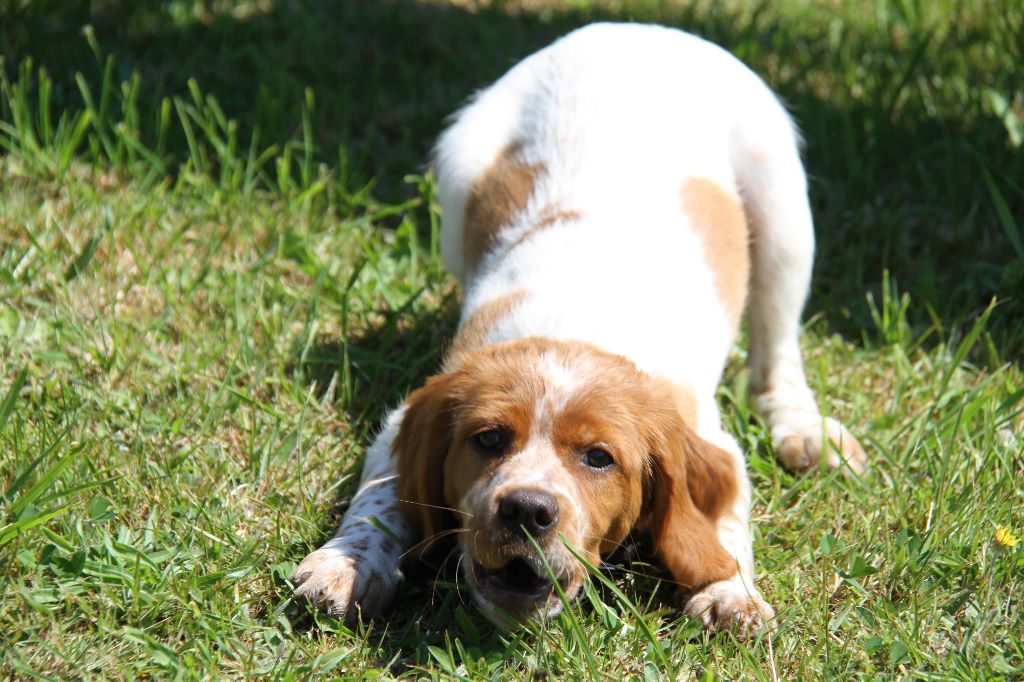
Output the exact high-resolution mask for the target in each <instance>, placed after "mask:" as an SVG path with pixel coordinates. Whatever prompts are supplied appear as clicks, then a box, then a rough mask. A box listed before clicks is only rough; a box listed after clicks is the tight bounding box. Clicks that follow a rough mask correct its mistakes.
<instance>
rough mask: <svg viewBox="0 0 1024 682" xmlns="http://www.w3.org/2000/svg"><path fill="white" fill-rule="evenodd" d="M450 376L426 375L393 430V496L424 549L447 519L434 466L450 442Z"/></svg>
mask: <svg viewBox="0 0 1024 682" xmlns="http://www.w3.org/2000/svg"><path fill="white" fill-rule="evenodd" d="M450 382H451V377H450V375H447V374H441V375H438V376H435V377H431V378H430V379H428V380H427V383H426V384H424V385H423V387H422V388H420V389H417V390H416V391H413V392H412V394H411V395H410V396H409V398H408V399H407V400H406V405H407V408H406V413H405V417H404V418H403V419H402V426H401V428H400V429H399V430H398V435H397V436H395V443H394V452H395V453H396V454H397V456H398V462H397V465H398V466H397V469H398V499H399V501H400V502H401V503H402V509H403V510H404V511H405V514H406V516H407V517H408V518H409V520H411V521H412V522H413V524H414V525H415V526H416V528H417V529H418V530H419V531H420V532H421V533H422V534H423V538H424V540H425V542H424V549H426V548H429V546H430V541H431V540H432V539H433V538H434V536H436V535H437V534H438V533H440V532H441V531H442V530H444V529H445V528H447V527H449V526H450V525H451V521H450V512H447V511H446V509H445V508H444V507H445V505H444V481H443V479H442V478H441V476H440V472H441V471H442V469H443V468H444V462H445V458H446V456H447V454H448V447H449V443H450V442H451V426H450V424H451V414H452V407H453V396H452V395H451V392H450Z"/></svg>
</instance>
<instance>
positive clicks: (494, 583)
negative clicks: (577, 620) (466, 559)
mask: <svg viewBox="0 0 1024 682" xmlns="http://www.w3.org/2000/svg"><path fill="white" fill-rule="evenodd" d="M473 572H474V574H475V576H476V581H477V585H478V586H479V587H481V588H486V589H488V590H494V591H499V592H512V593H515V594H517V595H519V596H521V597H538V598H539V597H543V596H546V595H547V594H548V593H550V592H552V591H554V589H555V586H554V583H553V582H552V581H551V577H550V576H549V575H548V573H547V571H543V569H542V570H541V571H537V570H536V569H535V567H534V565H533V564H532V563H531V562H529V561H527V560H526V559H523V558H520V557H517V558H515V559H512V560H511V561H509V562H508V563H507V564H505V565H504V566H502V567H501V568H486V567H484V566H481V565H480V564H476V563H474V564H473ZM558 582H559V584H560V585H561V586H562V587H563V588H565V586H566V585H567V584H568V579H567V578H560V579H559V580H558Z"/></svg>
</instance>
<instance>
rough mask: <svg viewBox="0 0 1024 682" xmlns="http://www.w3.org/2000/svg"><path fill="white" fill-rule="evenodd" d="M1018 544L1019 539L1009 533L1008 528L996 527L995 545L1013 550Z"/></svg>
mask: <svg viewBox="0 0 1024 682" xmlns="http://www.w3.org/2000/svg"><path fill="white" fill-rule="evenodd" d="M1019 542H1020V539H1019V538H1018V537H1017V536H1016V535H1014V534H1013V533H1011V532H1010V529H1009V528H1007V527H1006V526H996V544H998V545H999V546H1000V547H1006V548H1008V549H1013V548H1014V547H1016V546H1017V543H1019Z"/></svg>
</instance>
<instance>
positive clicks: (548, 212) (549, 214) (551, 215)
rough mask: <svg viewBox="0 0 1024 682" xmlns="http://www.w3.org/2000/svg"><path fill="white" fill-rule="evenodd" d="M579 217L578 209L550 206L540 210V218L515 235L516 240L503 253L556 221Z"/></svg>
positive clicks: (507, 252)
mask: <svg viewBox="0 0 1024 682" xmlns="http://www.w3.org/2000/svg"><path fill="white" fill-rule="evenodd" d="M579 219H580V214H579V211H571V210H559V209H555V208H553V207H551V206H548V207H546V208H545V209H544V210H543V211H541V214H540V219H539V220H538V221H537V222H536V223H534V224H533V225H532V226H530V227H528V228H527V229H525V230H523V233H522V234H520V235H519V236H518V237H516V240H515V241H514V242H512V243H511V244H509V246H508V249H507V250H506V251H505V254H506V255H507V254H510V253H512V252H513V251H514V250H515V248H516V247H517V246H519V245H520V244H522V243H523V242H525V241H526V240H528V239H530V237H533V236H534V235H536V234H537V233H539V232H543V231H544V230H546V229H548V228H549V227H551V226H552V225H555V224H556V223H568V222H573V221H575V220H579Z"/></svg>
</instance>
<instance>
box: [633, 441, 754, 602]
mask: <svg viewBox="0 0 1024 682" xmlns="http://www.w3.org/2000/svg"><path fill="white" fill-rule="evenodd" d="M660 437H661V438H662V439H663V440H661V442H660V443H659V444H658V445H656V446H655V447H656V448H658V450H659V452H658V456H657V459H656V461H657V469H656V474H655V480H654V485H653V494H652V500H651V514H652V518H651V521H652V523H651V529H652V532H653V535H654V548H655V552H656V553H657V555H658V556H659V557H660V558H661V560H662V561H663V562H664V564H665V567H666V568H667V569H668V570H669V572H670V573H671V574H672V577H673V579H674V580H675V581H676V582H677V583H678V584H679V586H680V588H681V589H682V590H684V591H685V590H694V589H696V588H699V587H702V586H704V585H707V584H709V583H713V582H715V581H718V580H725V579H727V578H730V577H732V576H733V575H735V574H736V560H735V559H734V558H733V557H731V556H729V554H728V553H727V552H726V551H725V549H724V548H723V547H722V545H721V544H720V543H719V541H718V534H717V530H716V528H715V522H716V521H717V520H718V517H719V515H720V514H721V513H722V510H723V508H725V507H726V505H727V504H728V503H729V502H731V501H732V500H733V499H734V498H735V497H736V493H737V483H736V479H735V474H734V473H733V470H732V467H731V465H730V457H729V454H728V453H726V452H725V451H723V450H721V449H720V448H717V447H715V446H714V445H712V444H710V443H708V442H707V441H705V440H703V439H701V438H699V437H698V436H697V435H696V434H695V433H693V432H692V431H691V430H690V429H689V428H688V427H687V426H686V425H685V424H677V425H672V426H669V427H668V432H667V433H662V434H660Z"/></svg>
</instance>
